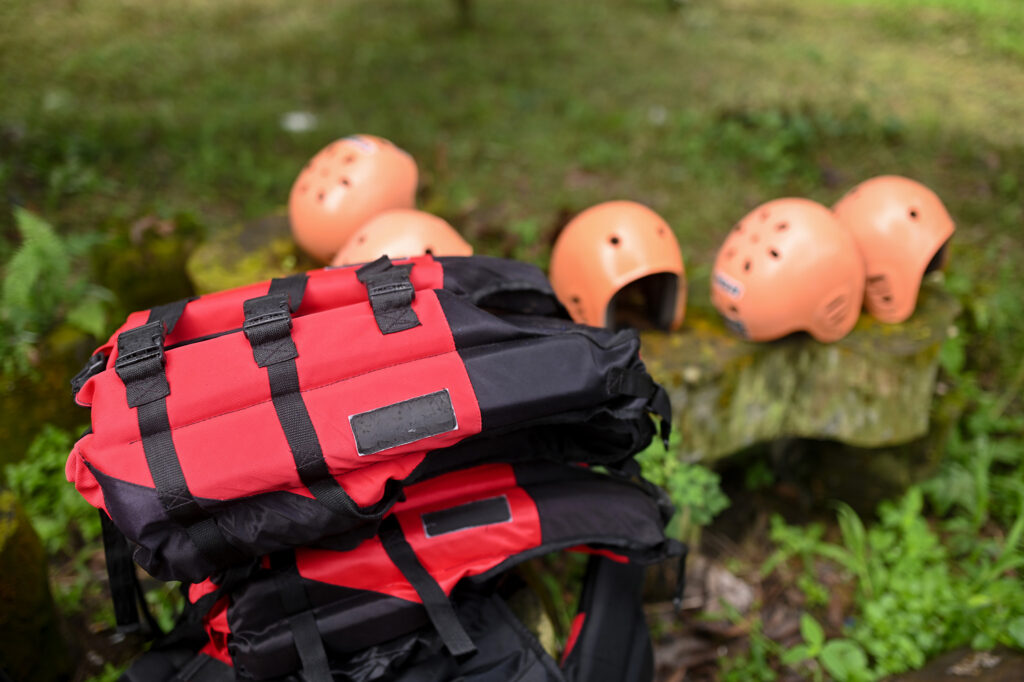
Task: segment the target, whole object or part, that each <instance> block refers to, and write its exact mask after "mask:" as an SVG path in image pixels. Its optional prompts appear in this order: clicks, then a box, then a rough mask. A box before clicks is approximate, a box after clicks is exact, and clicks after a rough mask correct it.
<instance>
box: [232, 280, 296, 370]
mask: <svg viewBox="0 0 1024 682" xmlns="http://www.w3.org/2000/svg"><path fill="white" fill-rule="evenodd" d="M242 309H243V310H244V311H245V322H243V323H242V331H243V332H245V338H247V339H248V340H249V345H250V346H252V355H253V358H254V359H255V360H256V364H257V365H259V366H260V367H266V366H268V365H273V364H275V363H279V362H284V361H286V360H294V359H295V358H297V357H299V351H298V350H297V349H296V348H295V342H294V341H293V340H292V316H291V305H290V301H289V298H288V294H286V293H283V292H278V293H272V294H267V295H266V296H260V297H259V298H250V299H249V300H248V301H245V303H243V304H242Z"/></svg>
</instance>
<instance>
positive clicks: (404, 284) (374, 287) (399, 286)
mask: <svg viewBox="0 0 1024 682" xmlns="http://www.w3.org/2000/svg"><path fill="white" fill-rule="evenodd" d="M406 276H408V275H406ZM366 290H367V293H368V294H369V295H370V297H371V298H376V297H377V296H389V295H391V294H401V293H403V292H404V293H407V294H409V296H410V300H412V298H415V296H416V290H415V289H414V288H413V286H412V282H410V281H409V280H408V279H405V280H402V281H398V282H394V281H390V282H380V283H374V282H373V280H370V281H369V282H368V283H367V285H366Z"/></svg>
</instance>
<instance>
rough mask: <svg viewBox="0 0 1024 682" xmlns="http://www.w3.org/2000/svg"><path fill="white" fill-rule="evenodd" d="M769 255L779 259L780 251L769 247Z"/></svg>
mask: <svg viewBox="0 0 1024 682" xmlns="http://www.w3.org/2000/svg"><path fill="white" fill-rule="evenodd" d="M768 255H769V256H771V257H772V258H775V259H778V257H779V252H778V251H777V250H775V249H768Z"/></svg>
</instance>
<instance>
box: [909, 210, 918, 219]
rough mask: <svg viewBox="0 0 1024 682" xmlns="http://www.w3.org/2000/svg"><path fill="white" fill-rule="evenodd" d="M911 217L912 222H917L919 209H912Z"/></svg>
mask: <svg viewBox="0 0 1024 682" xmlns="http://www.w3.org/2000/svg"><path fill="white" fill-rule="evenodd" d="M910 217H911V219H912V220H917V209H916V208H912V209H910Z"/></svg>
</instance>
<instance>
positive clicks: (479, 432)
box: [67, 255, 671, 675]
mask: <svg viewBox="0 0 1024 682" xmlns="http://www.w3.org/2000/svg"><path fill="white" fill-rule="evenodd" d="M72 385H73V389H74V391H75V399H76V401H77V402H78V403H79V404H81V405H84V406H88V407H91V415H92V427H91V429H90V430H89V431H88V432H87V433H86V434H85V435H83V437H82V438H81V439H80V440H79V441H78V442H77V443H76V445H75V447H74V449H73V451H72V453H71V455H70V457H69V459H68V465H67V475H68V479H69V480H70V481H72V482H74V483H75V485H76V487H77V488H78V490H79V491H80V493H81V494H82V495H83V496H84V497H85V498H86V499H87V500H88V501H89V502H90V503H91V504H93V506H95V507H97V508H98V509H100V510H101V512H102V516H103V518H104V519H105V526H104V539H105V542H106V543H107V550H108V569H110V570H111V572H112V574H111V575H112V583H114V582H117V583H121V584H122V589H121V590H120V592H121V593H122V597H124V598H123V599H122V605H121V608H119V609H118V608H117V605H116V604H115V607H116V610H117V612H118V620H119V623H121V624H130V622H131V619H132V615H133V614H131V613H128V610H131V609H132V608H133V607H131V606H129V607H126V606H125V602H126V601H130V599H129V598H128V597H125V596H124V592H125V591H126V590H127V591H128V592H130V590H128V589H127V588H124V582H125V581H124V580H123V579H121V580H115V575H114V572H120V573H121V574H122V577H123V574H124V573H125V572H126V571H128V570H129V569H127V568H125V564H126V563H130V561H128V558H129V557H130V559H134V561H135V562H137V563H138V564H140V565H141V566H142V567H143V568H145V569H146V570H147V571H148V572H149V573H151V574H152V575H154V576H156V577H158V578H160V579H164V580H183V581H185V582H188V583H194V584H204V583H203V581H205V580H207V579H208V578H211V576H212V577H213V581H212V582H208V583H206V584H207V585H210V584H212V585H217V583H216V580H217V578H218V576H219V577H221V578H222V580H223V577H224V576H225V575H229V574H235V573H237V572H238V571H239V570H252V568H251V567H252V566H254V565H258V566H260V567H262V569H265V570H271V571H277V570H278V568H279V567H278V563H279V562H280V561H281V557H282V556H283V555H286V554H288V553H291V554H293V555H294V560H295V561H294V565H295V566H296V567H298V568H297V569H296V570H299V571H300V575H301V567H302V566H308V565H312V564H309V560H308V556H307V554H306V553H307V552H334V553H336V554H337V557H338V561H337V563H338V564H339V565H341V564H345V563H346V562H347V561H348V559H345V558H344V557H346V556H349V554H348V552H349V551H363V552H365V551H367V550H365V549H363V548H364V547H366V546H370V545H372V544H373V543H378V542H382V538H385V537H391V535H389V532H392V533H393V530H394V524H395V522H396V519H399V517H401V514H400V513H399V510H400V509H403V508H404V507H402V505H404V504H408V500H407V501H406V502H402V500H403V499H405V495H406V490H407V488H408V487H410V486H412V485H414V484H417V482H420V481H423V482H429V481H431V480H432V479H437V480H441V478H439V477H444V476H446V475H449V474H450V473H451V472H459V471H462V470H467V469H471V468H472V467H474V466H479V465H486V464H488V463H502V464H504V465H506V466H511V467H519V466H520V465H523V466H526V465H529V466H536V465H537V464H538V463H543V462H548V463H557V464H559V465H560V466H562V467H567V466H570V465H569V463H572V466H571V468H572V469H573V470H575V469H578V468H579V467H578V466H577V465H579V464H585V465H602V467H604V468H607V469H608V470H609V471H611V472H616V471H619V472H620V473H621V471H626V470H629V469H630V465H631V464H632V463H633V462H632V460H631V457H632V456H633V455H634V454H635V453H636V452H638V451H639V450H641V449H642V448H643V447H645V446H646V445H647V444H648V443H649V442H650V440H651V438H652V437H653V436H654V435H655V431H656V427H655V424H654V422H653V420H652V419H651V417H650V415H651V414H656V415H658V416H659V417H661V425H662V433H661V435H662V437H663V438H667V432H668V428H669V405H668V400H667V397H666V395H665V392H664V390H663V389H662V388H661V387H660V386H658V385H657V384H656V383H655V382H654V381H653V380H652V379H651V378H650V376H649V375H648V374H647V372H646V370H645V368H644V366H643V363H642V362H641V360H640V357H639V341H638V338H637V336H636V334H635V333H633V332H628V331H626V332H610V331H606V330H602V329H596V328H592V327H586V326H583V325H578V324H574V323H572V322H571V321H569V320H568V319H567V316H566V315H565V312H564V309H562V307H561V306H560V305H559V304H558V302H557V299H556V298H555V297H554V295H553V293H552V291H551V289H550V285H549V284H548V283H547V280H546V279H545V278H544V276H543V275H542V274H541V273H540V271H539V270H537V269H536V268H533V267H531V266H527V265H523V264H520V263H514V262H511V261H504V260H500V259H494V258H487V257H480V256H473V257H467V258H440V259H434V258H433V257H431V256H429V255H427V256H423V257H418V258H413V259H408V260H404V261H399V262H396V263H392V262H391V261H389V260H388V259H387V258H386V257H385V258H381V259H380V260H378V261H375V262H374V263H370V264H367V265H364V266H358V267H356V266H352V267H342V268H325V269H323V270H317V271H313V272H310V273H307V274H301V275H296V276H292V277H288V278H282V279H275V280H272V281H271V282H269V283H267V282H264V283H261V284H255V285H251V286H248V287H242V288H239V289H234V290H230V291H225V292H220V293H217V294H211V295H207V296H203V297H200V298H197V299H191V300H187V301H179V302H177V303H172V304H168V305H165V306H158V307H156V308H153V309H151V310H149V311H142V312H139V313H134V314H132V315H131V316H129V317H128V319H127V321H126V322H125V324H124V325H122V327H121V328H120V329H119V330H118V331H117V332H115V334H114V335H113V336H112V337H111V339H110V340H109V341H108V342H107V343H106V344H104V345H103V346H102V347H100V348H99V349H98V350H97V351H96V353H95V354H94V355H93V357H92V358H91V359H90V362H89V363H88V364H87V366H86V368H85V369H83V371H82V372H81V373H80V374H79V375H78V376H77V377H76V378H75V380H74V381H73V382H72ZM519 475H520V472H519V470H518V469H516V476H519ZM588 475H593V474H589V473H588ZM620 483H621V482H620ZM491 504H492V505H496V504H497V503H491ZM495 508H497V507H495ZM392 512H393V513H392ZM386 518H387V519H391V520H390V521H388V522H385V521H384V520H385V519H386ZM549 518H552V519H554V518H559V516H558V515H555V516H549ZM397 522H398V523H399V525H401V522H400V520H398V521H397ZM485 525H486V524H485ZM513 525H515V524H513ZM389 528H390V529H391V531H389ZM659 528H660V527H659ZM658 534H659V536H660V530H659V533H658ZM558 542H559V541H557V540H550V541H541V542H540V544H538V545H537V547H544V548H546V549H545V551H550V549H551V548H559V547H558V546H557V545H558ZM600 542H603V541H599V544H600ZM367 543H370V545H368V544H367ZM413 544H414V543H413ZM577 544H586V542H583V541H581V542H578V543H577ZM611 544H613V545H614V544H615V543H614V542H612V543H611ZM405 545H409V542H406V543H405ZM297 548H303V549H299V550H297ZM129 551H130V554H129ZM529 551H531V548H529V547H523V548H520V549H518V550H516V551H514V552H512V554H510V555H509V556H523V555H524V553H529ZM413 553H415V552H413ZM666 553H671V551H670V550H668V549H665V550H662V551H661V553H660V555H659V556H661V555H665V554H666ZM406 554H408V552H406ZM316 556H320V555H316ZM268 557H269V558H268ZM270 559H274V560H273V561H270ZM268 561H269V562H270V563H269V564H268V563H267V562H268ZM455 563H458V562H455ZM499 563H500V562H499ZM313 564H316V562H315V561H314V562H313ZM118 567H119V568H118ZM246 567H249V568H246ZM421 568H422V567H421ZM130 570H132V571H133V570H134V569H133V568H131V569H130ZM423 572H424V571H423V570H420V571H418V572H417V574H418V575H420V577H421V578H422V577H423V575H422V574H423ZM484 572H485V573H486V571H484ZM426 574H428V575H430V571H429V570H427V571H426ZM466 575H475V573H473V572H472V571H470V572H469V573H467V574H466ZM346 579H347V578H346ZM223 582H224V584H221V585H219V586H217V587H215V588H214V591H215V592H225V593H227V594H226V595H225V596H221V597H219V599H222V600H223V599H228V600H229V601H230V602H231V603H232V604H236V605H237V604H239V603H243V604H244V603H245V598H244V595H245V594H248V593H249V591H251V590H253V589H256V586H257V585H260V584H264V583H261V582H260V581H259V580H258V579H257V577H256V576H248V577H247V578H246V580H245V581H243V586H242V587H240V588H238V587H237V586H236V585H234V584H228V583H230V582H231V581H227V580H223ZM328 582H329V581H328ZM410 582H411V581H410ZM420 582H421V583H422V582H423V581H422V580H421V581H420ZM427 582H430V581H427ZM114 587H115V589H114V591H115V597H116V596H117V593H118V591H119V590H117V589H116V586H114ZM347 587H349V588H351V589H359V588H360V586H359V585H355V586H353V585H348V586H347ZM361 587H362V588H366V587H367V586H366V585H362V586H361ZM449 588H450V586H449ZM438 590H440V592H438ZM213 593H214V592H211V594H213ZM430 593H431V594H432V595H433V597H435V599H433V601H434V602H444V603H445V604H450V602H449V601H448V598H447V593H446V592H445V591H444V590H443V589H441V588H438V589H434V590H430ZM417 594H419V593H417ZM439 594H440V595H441V596H443V597H444V599H440V598H438V595H439ZM311 603H315V604H320V603H321V602H320V601H318V600H314V601H313V602H311ZM470 603H472V604H475V605H476V606H473V607H472V608H476V607H478V606H480V603H479V602H476V601H472V600H470V601H469V602H466V604H470ZM233 608H234V611H233V612H232V613H240V612H241V611H244V607H240V606H234V607H233ZM317 608H321V607H317ZM465 608H471V607H470V606H465ZM488 608H489V607H488ZM240 610H241V611H240ZM229 611H231V609H228V611H225V612H224V613H225V614H228V615H230V614H229V613H228V612H229ZM428 611H429V609H428ZM439 613H440V612H439V611H438V610H437V609H435V610H434V611H433V612H432V613H431V614H429V615H431V618H430V620H431V623H432V625H433V626H434V627H435V629H436V630H438V631H439V632H441V633H442V635H443V637H442V639H446V641H445V642H444V644H445V646H446V647H447V648H448V650H449V652H451V650H452V648H453V647H452V646H451V645H452V644H453V642H452V641H451V637H452V635H451V634H450V633H447V634H446V633H444V632H443V630H444V628H441V627H437V626H438V621H437V619H438V618H440V619H441V621H442V622H443V621H445V619H444V617H442V616H440V615H438V614H439ZM450 615H451V614H449V616H450ZM206 616H209V618H207V620H208V621H211V622H213V620H214V617H213V616H212V615H210V614H209V613H207V614H206ZM206 616H204V617H206ZM449 620H450V618H449ZM229 621H230V618H229ZM217 622H220V621H217ZM317 629H318V631H321V632H329V628H328V629H327V630H323V629H321V628H320V627H319V625H318V628H317ZM244 632H247V631H246V630H245V626H244V625H239V626H238V629H231V630H230V634H229V635H226V639H227V640H230V641H234V642H236V643H237V644H236V650H237V651H238V652H242V651H243V650H244V646H243V644H242V643H243V642H246V641H253V642H258V645H254V646H256V648H257V649H258V648H259V647H261V646H270V644H269V643H268V642H270V641H271V640H272V639H273V638H266V637H264V636H263V635H262V634H255V635H244V634H243V633H244ZM260 632H262V631H260ZM389 632H393V630H389ZM210 634H211V639H210V641H211V642H213V641H215V640H216V637H217V636H218V635H216V633H215V631H214V630H211V631H210ZM247 636H248V637H249V639H246V637H247ZM410 636H411V635H410ZM463 639H464V640H465V638H463ZM274 641H276V640H274ZM327 641H328V643H329V641H330V638H329V637H327ZM464 644H465V641H463V645H464ZM286 648H287V647H286ZM454 648H455V649H456V650H458V649H460V647H459V646H455V647H454ZM461 648H462V649H465V648H466V647H465V646H462V647H461ZM292 650H294V644H293V647H292ZM462 653H463V654H464V653H466V652H465V651H463V652H462ZM239 655H242V657H243V659H244V657H245V655H244V653H240V654H232V660H236V659H238V656H239ZM254 655H256V654H254ZM460 655H461V654H460ZM256 656H257V658H260V655H256ZM282 656H283V655H282ZM272 658H275V656H273V655H272V656H269V658H268V659H267V660H269V659H272ZM285 658H286V657H285ZM223 659H224V656H223V655H221V656H220V658H214V660H219V661H221V662H223ZM261 660H262V659H261ZM243 668H244V670H246V671H248V670H249V667H248V664H244V663H243ZM258 669H259V668H258V666H255V667H253V668H252V670H258ZM245 674H246V675H248V674H249V672H246V673H245Z"/></svg>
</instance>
